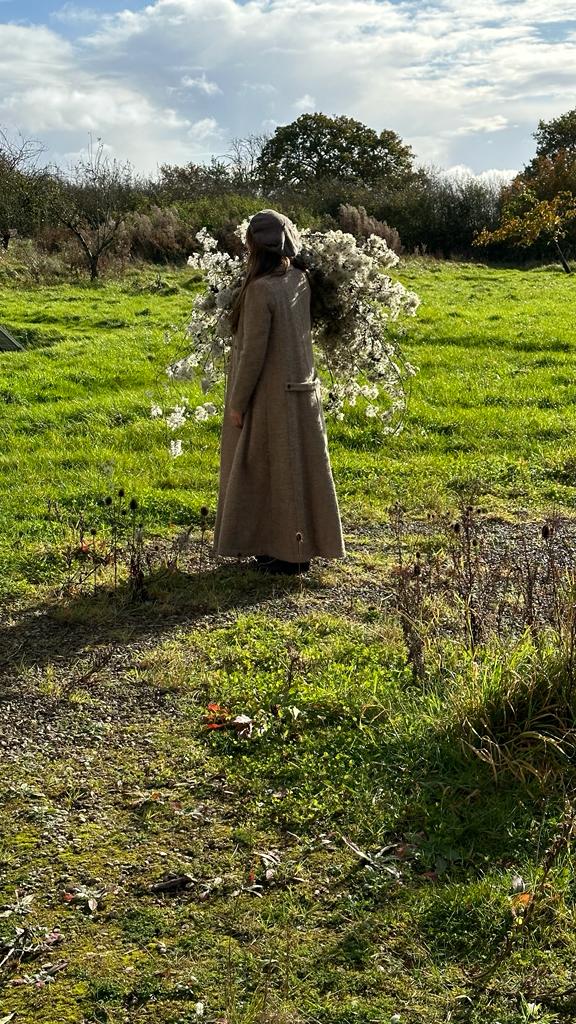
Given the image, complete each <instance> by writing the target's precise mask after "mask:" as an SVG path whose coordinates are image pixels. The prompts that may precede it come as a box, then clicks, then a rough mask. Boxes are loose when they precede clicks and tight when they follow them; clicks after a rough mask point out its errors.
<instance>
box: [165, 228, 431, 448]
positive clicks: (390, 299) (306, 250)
mask: <svg viewBox="0 0 576 1024" xmlns="http://www.w3.org/2000/svg"><path fill="white" fill-rule="evenodd" d="M248 223H249V222H248V221H244V223H243V224H241V225H240V227H239V228H238V231H237V234H238V236H239V238H240V239H241V240H242V241H243V242H245V239H246V231H247V228H248ZM196 238H197V241H198V243H199V245H200V251H199V252H198V253H195V254H194V255H193V256H190V257H189V259H188V264H189V266H191V267H194V268H195V269H198V270H201V271H202V273H203V274H204V278H205V281H206V285H207V288H206V290H205V291H204V292H203V293H201V294H199V295H197V296H196V298H195V300H194V305H193V310H192V317H191V320H190V323H189V325H188V328H187V334H188V338H189V341H190V351H189V353H188V354H187V355H186V356H184V358H182V359H180V360H179V361H178V362H176V363H174V364H172V366H170V367H168V370H167V373H168V376H169V378H170V379H171V380H174V381H176V380H178V381H182V380H194V381H198V382H199V383H200V385H201V388H202V391H203V393H204V394H208V392H210V391H212V390H213V389H215V388H217V387H218V385H220V384H222V382H223V381H224V380H225V376H226V366H227V361H228V355H229V350H230V345H231V342H232V329H231V322H230V313H231V311H232V307H233V304H234V300H235V298H236V296H237V294H238V292H239V289H240V288H241V286H242V281H243V278H244V272H245V263H244V260H243V259H242V258H239V257H236V256H230V255H229V254H228V253H225V252H221V251H219V249H218V243H217V241H216V239H215V238H213V237H212V236H211V235H210V234H209V232H208V231H207V230H206V228H203V229H202V230H201V231H199V232H198V234H197V236H196ZM301 240H302V250H301V253H300V254H299V260H301V261H302V262H303V263H304V265H305V266H306V269H307V271H308V274H309V278H310V282H311V286H312V321H313V328H312V334H313V342H314V347H315V352H316V363H317V369H318V371H319V375H320V377H321V379H322V383H323V393H324V402H325V408H326V411H327V413H329V414H333V415H335V416H336V417H337V418H338V419H343V418H344V416H345V414H346V412H347V411H348V410H349V409H351V408H354V407H355V406H357V405H358V403H359V400H360V404H361V407H362V408H363V410H364V413H365V415H366V416H367V417H368V418H370V419H373V420H380V421H381V422H382V423H383V425H384V429H385V430H387V431H388V432H396V431H397V430H399V429H400V428H401V418H402V412H403V411H404V409H405V406H406V381H407V379H408V378H409V377H411V376H412V375H413V374H414V373H415V372H416V368H415V367H413V366H412V365H411V364H410V363H408V362H407V361H406V360H405V359H404V357H403V355H402V352H401V350H400V348H399V346H398V343H397V341H396V340H395V339H394V338H393V337H392V335H391V334H390V332H389V331H388V325H389V324H390V323H391V322H393V321H396V320H397V319H398V318H399V317H400V316H414V314H415V313H416V310H417V308H418V306H419V304H420V300H419V298H418V296H417V295H416V294H415V292H411V291H408V290H407V289H406V288H404V286H403V285H401V284H400V283H399V282H397V281H392V279H391V278H390V276H389V275H388V273H387V271H388V270H390V269H391V268H392V267H395V266H396V264H397V263H398V256H397V255H396V253H395V252H393V250H392V249H389V248H388V245H387V244H386V242H385V241H384V239H383V238H379V237H377V236H376V235H371V236H370V237H369V238H367V239H365V240H361V241H357V240H356V239H355V238H354V236H353V235H350V234H347V233H346V232H344V231H325V232H322V231H309V230H307V231H303V232H301ZM218 412H219V409H218V407H217V406H216V405H215V404H214V403H213V402H206V403H205V404H204V405H200V406H197V407H196V408H195V409H190V408H189V407H188V405H187V403H186V402H184V400H183V401H182V404H181V405H177V406H175V407H174V408H173V409H171V410H169V411H167V412H164V411H163V410H162V409H160V408H159V407H158V406H157V405H154V406H153V407H152V409H151V415H152V416H153V417H158V416H163V417H164V418H165V420H166V423H167V425H168V428H169V429H170V430H177V429H179V428H180V427H181V426H182V425H183V424H184V422H185V421H186V420H187V419H189V418H192V419H195V420H196V421H200V422H202V421H205V420H208V419H210V418H211V417H212V416H216V415H218ZM171 448H172V449H173V454H174V456H176V455H179V454H181V452H182V445H181V442H179V441H176V442H174V441H173V442H171Z"/></svg>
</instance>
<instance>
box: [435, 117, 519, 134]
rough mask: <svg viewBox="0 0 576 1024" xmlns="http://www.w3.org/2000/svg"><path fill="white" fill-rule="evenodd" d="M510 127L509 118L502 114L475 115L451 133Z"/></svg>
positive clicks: (470, 132)
mask: <svg viewBox="0 0 576 1024" xmlns="http://www.w3.org/2000/svg"><path fill="white" fill-rule="evenodd" d="M507 127H508V118H507V117H503V116H502V114H496V115H495V116H494V117H473V118H472V119H471V120H470V121H469V122H468V123H467V124H463V125H460V127H459V128H455V129H454V131H453V132H452V133H451V132H450V131H448V132H447V134H453V135H474V134H475V133H476V132H501V131H503V130H504V128H507Z"/></svg>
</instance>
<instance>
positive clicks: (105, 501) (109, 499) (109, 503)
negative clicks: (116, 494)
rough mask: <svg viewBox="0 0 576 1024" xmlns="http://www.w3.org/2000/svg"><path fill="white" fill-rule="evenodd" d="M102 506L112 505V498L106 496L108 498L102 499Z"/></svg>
mask: <svg viewBox="0 0 576 1024" xmlns="http://www.w3.org/2000/svg"><path fill="white" fill-rule="evenodd" d="M104 504H105V505H111V504H112V498H111V497H110V495H108V497H106V498H104Z"/></svg>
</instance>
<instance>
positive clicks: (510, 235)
mask: <svg viewBox="0 0 576 1024" xmlns="http://www.w3.org/2000/svg"><path fill="white" fill-rule="evenodd" d="M574 221H576V196H575V195H573V194H572V193H571V192H558V194H557V195H555V196H554V197H553V198H551V199H540V198H539V197H538V196H537V195H536V193H535V192H534V190H533V189H530V188H529V187H528V185H527V184H526V182H525V181H523V180H522V178H521V176H518V178H516V179H515V180H514V182H513V183H512V185H511V187H510V189H509V191H508V193H507V194H506V197H505V200H504V206H503V211H502V221H501V224H500V227H499V228H497V229H496V230H495V231H486V230H484V231H481V232H480V234H479V235H478V236H477V238H476V239H475V242H474V244H475V245H480V246H481V245H491V244H493V243H495V242H496V243H497V242H511V243H512V244H513V245H516V246H520V247H523V248H528V247H530V246H532V245H534V244H535V243H536V242H538V241H540V240H543V241H544V242H546V243H547V244H550V243H552V244H553V245H554V247H555V249H556V252H557V255H558V258H559V260H560V262H561V264H562V267H563V269H564V270H565V272H566V273H567V274H571V273H572V271H571V269H570V265H569V264H568V261H567V260H566V257H565V255H564V253H563V251H562V249H561V247H560V240H561V239H562V238H564V237H565V235H566V232H567V229H568V226H569V225H571V224H572V223H573V222H574Z"/></svg>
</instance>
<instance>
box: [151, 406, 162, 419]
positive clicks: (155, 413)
mask: <svg viewBox="0 0 576 1024" xmlns="http://www.w3.org/2000/svg"><path fill="white" fill-rule="evenodd" d="M163 415H164V413H163V412H162V409H161V408H160V406H159V405H153V406H152V408H151V409H150V416H151V417H152V419H153V420H157V419H160V417H161V416H163Z"/></svg>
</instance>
